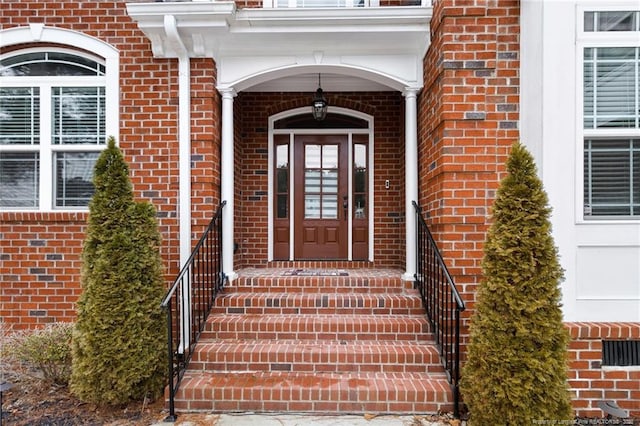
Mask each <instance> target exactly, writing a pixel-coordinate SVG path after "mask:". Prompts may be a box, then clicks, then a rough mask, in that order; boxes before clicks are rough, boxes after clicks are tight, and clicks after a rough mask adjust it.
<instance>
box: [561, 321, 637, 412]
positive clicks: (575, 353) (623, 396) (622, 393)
mask: <svg viewBox="0 0 640 426" xmlns="http://www.w3.org/2000/svg"><path fill="white" fill-rule="evenodd" d="M566 326H567V328H568V329H569V332H570V334H571V344H570V345H569V362H570V372H569V386H570V388H571V391H572V393H573V408H574V409H575V410H576V414H577V415H578V416H581V417H602V416H603V413H602V411H601V410H600V409H599V408H598V406H597V403H598V401H601V400H605V399H607V400H613V401H616V402H617V403H618V405H619V406H620V407H621V408H623V409H626V410H629V411H630V416H631V417H640V367H602V366H601V363H602V340H628V339H634V340H637V339H640V324H637V323H635V324H631V323H602V322H600V323H567V324H566Z"/></svg>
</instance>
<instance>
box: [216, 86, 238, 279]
mask: <svg viewBox="0 0 640 426" xmlns="http://www.w3.org/2000/svg"><path fill="white" fill-rule="evenodd" d="M218 91H219V92H220V93H221V94H222V129H221V148H220V157H221V159H220V160H221V167H220V186H221V190H220V198H221V200H223V201H226V202H227V204H226V205H225V207H224V209H222V226H223V227H224V229H225V230H226V232H224V233H223V234H222V270H223V272H224V273H225V274H226V276H227V278H228V279H229V281H233V280H235V279H236V278H237V276H238V274H237V273H236V272H235V271H234V269H233V265H234V262H233V257H234V253H233V251H234V250H233V248H234V238H235V225H234V215H235V198H234V197H235V192H234V189H235V187H234V185H235V184H234V168H235V167H234V166H235V164H234V160H235V157H234V148H235V146H234V145H235V141H234V132H233V98H234V97H235V96H236V92H235V91H234V90H229V89H218Z"/></svg>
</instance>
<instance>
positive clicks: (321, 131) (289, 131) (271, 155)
mask: <svg viewBox="0 0 640 426" xmlns="http://www.w3.org/2000/svg"><path fill="white" fill-rule="evenodd" d="M328 111H329V112H331V113H336V114H342V115H347V116H350V117H355V118H359V119H362V120H365V121H367V123H368V128H367V129H274V124H275V122H276V121H278V120H280V119H282V118H286V117H291V116H295V115H300V114H305V113H309V114H310V109H309V107H300V108H294V109H290V110H287V111H283V112H279V113H277V114H274V115H272V116H270V117H269V136H268V138H267V140H268V143H269V147H268V149H267V152H268V153H267V158H268V161H269V166H268V179H267V183H268V188H267V197H268V199H267V210H268V211H267V221H268V222H267V223H268V226H267V244H268V249H267V261H269V262H271V261H273V260H274V259H273V256H274V255H273V243H274V240H273V238H274V236H273V221H274V215H273V208H274V206H273V196H274V192H273V186H274V178H273V175H274V168H273V160H274V155H275V153H274V138H273V135H276V134H288V135H290V137H289V187H290V188H292V189H293V187H294V175H295V167H296V164H295V162H294V154H293V150H294V137H295V135H309V134H314V135H322V134H334V135H335V134H344V135H347V137H348V139H349V143H348V159H349V165H350V164H351V161H352V159H353V153H352V150H353V147H352V135H354V134H368V135H369V141H368V155H369V159H368V160H369V188H368V189H369V199H370V201H369V216H368V218H369V252H368V261H370V262H373V261H374V250H373V243H374V240H373V235H374V228H373V226H374V217H373V215H374V212H375V210H374V199H375V194H374V185H373V178H374V169H375V167H374V166H375V165H374V149H375V146H374V130H375V127H374V117H373V116H371V115H369V114H366V113H363V112H360V111H355V110H351V109H348V108H342V107H332V106H329V109H328ZM349 170H350V166H349ZM352 179H353V177H352V176H351V173H348V188H349V198H350V200H349V224H348V228H349V229H348V234H349V236H348V244H349V247H348V256H347V260H349V261H350V260H353V248H352V241H353V236H352V218H351V214H350V213H351V209H352V204H353V203H352V202H351V198H352V190H351V189H352V185H353V183H352ZM293 192H294V191H293V190H292V191H290V193H289V197H290V199H289V205H290V209H289V241H290V244H289V260H294V259H295V254H294V253H295V251H294V243H295V239H294V236H295V235H294V217H295V203H294V198H293Z"/></svg>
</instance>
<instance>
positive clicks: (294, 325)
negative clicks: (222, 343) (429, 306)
mask: <svg viewBox="0 0 640 426" xmlns="http://www.w3.org/2000/svg"><path fill="white" fill-rule="evenodd" d="M201 338H203V339H248V340H256V339H267V340H348V341H351V340H365V341H371V340H400V341H422V342H430V341H432V340H433V339H432V336H431V334H430V333H429V324H428V322H427V320H426V318H424V317H422V316H415V315H380V316H376V315H211V316H209V318H208V319H207V323H206V325H205V329H204V330H203V332H202V335H201Z"/></svg>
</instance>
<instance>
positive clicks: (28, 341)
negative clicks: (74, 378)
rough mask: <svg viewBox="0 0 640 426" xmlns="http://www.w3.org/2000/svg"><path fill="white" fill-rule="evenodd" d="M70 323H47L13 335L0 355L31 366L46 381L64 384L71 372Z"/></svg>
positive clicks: (67, 381)
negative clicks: (35, 328) (44, 325)
mask: <svg viewBox="0 0 640 426" xmlns="http://www.w3.org/2000/svg"><path fill="white" fill-rule="evenodd" d="M72 331H73V324H72V323H66V322H60V323H53V324H48V325H47V326H46V327H44V328H40V329H37V330H25V331H20V332H17V333H14V334H12V335H11V336H9V337H8V338H7V339H6V343H5V345H3V347H2V348H1V349H2V350H0V358H6V359H10V358H11V359H14V360H17V361H20V362H21V363H24V364H25V365H26V366H27V368H34V369H36V370H38V371H40V373H41V374H42V376H38V377H41V378H42V379H44V380H45V381H46V382H50V383H53V384H56V385H59V386H67V385H68V383H69V376H70V375H71V333H72Z"/></svg>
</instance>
